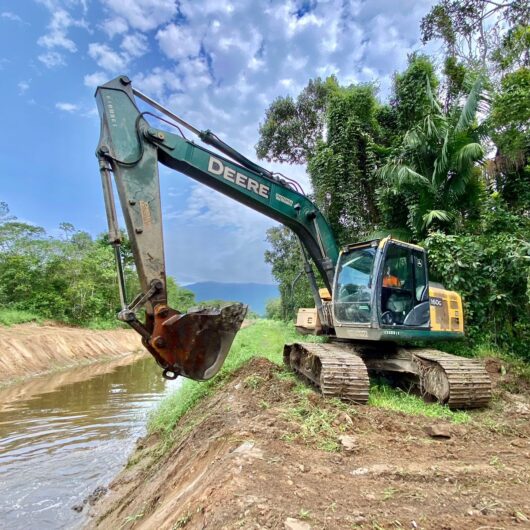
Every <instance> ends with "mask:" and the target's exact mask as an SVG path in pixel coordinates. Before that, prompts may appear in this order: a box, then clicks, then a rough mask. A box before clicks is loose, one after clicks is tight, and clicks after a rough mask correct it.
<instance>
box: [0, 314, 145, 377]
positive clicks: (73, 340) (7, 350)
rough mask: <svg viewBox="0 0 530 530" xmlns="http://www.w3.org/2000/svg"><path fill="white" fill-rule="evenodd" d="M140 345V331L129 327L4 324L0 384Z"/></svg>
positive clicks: (0, 343)
mask: <svg viewBox="0 0 530 530" xmlns="http://www.w3.org/2000/svg"><path fill="white" fill-rule="evenodd" d="M140 348H141V344H140V340H139V338H138V335H137V334H136V333H135V332H134V331H132V330H128V329H113V330H104V331H99V330H98V331H96V330H90V329H82V328H74V327H71V328H70V327H65V326H59V325H51V324H48V325H42V326H41V325H37V324H19V325H16V326H10V327H4V326H0V384H2V383H9V382H12V381H13V380H16V379H18V378H22V377H28V376H31V375H36V374H39V373H43V372H48V371H53V370H56V369H59V368H66V367H70V366H75V365H77V364H84V363H88V362H93V361H98V360H103V359H111V358H115V357H119V356H122V355H125V354H128V353H132V352H135V351H138V350H139V349H140Z"/></svg>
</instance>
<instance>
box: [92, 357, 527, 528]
mask: <svg viewBox="0 0 530 530" xmlns="http://www.w3.org/2000/svg"><path fill="white" fill-rule="evenodd" d="M492 369H493V368H492ZM529 420H530V406H529V399H528V395H527V394H515V393H510V392H507V391H506V390H502V389H501V387H500V386H499V387H498V388H497V389H496V392H495V400H494V402H493V404H492V406H491V407H490V408H489V409H486V410H484V411H476V412H473V413H471V421H470V422H469V423H466V424H460V425H455V424H449V423H447V422H444V421H442V420H435V419H429V418H426V417H423V416H421V417H420V416H408V415H405V414H402V413H397V412H390V411H385V410H380V409H376V408H373V407H370V406H357V407H355V406H346V405H344V404H341V403H339V402H336V401H327V400H324V399H323V398H322V397H320V396H319V395H317V394H315V393H313V392H309V393H304V392H301V391H300V388H299V386H297V385H296V384H295V383H294V382H293V380H292V379H291V378H289V377H286V374H285V373H284V372H283V371H282V370H281V369H280V368H278V367H276V366H275V365H272V364H270V363H269V362H267V361H264V360H254V361H253V362H252V363H250V364H249V365H247V366H246V367H244V368H243V369H242V370H241V371H240V372H239V373H238V374H236V376H235V377H234V378H233V379H232V380H230V381H228V382H227V383H226V384H224V385H223V386H222V387H221V388H220V389H219V390H218V391H216V392H215V393H214V394H213V395H211V396H210V397H208V398H207V399H206V400H204V401H202V402H201V403H200V404H199V406H198V407H196V408H195V409H193V410H192V411H191V412H189V413H188V414H187V415H186V416H184V417H183V418H182V419H181V421H180V423H179V424H178V425H177V427H176V429H175V432H174V437H175V440H174V444H173V446H172V448H171V449H170V450H169V451H168V452H166V453H165V454H163V456H161V457H160V440H158V439H157V438H156V436H151V437H149V438H146V439H144V440H142V441H141V442H140V444H139V445H138V448H137V451H136V454H135V455H134V456H133V459H132V461H134V462H136V463H135V464H134V465H131V466H129V468H127V469H126V470H124V471H123V472H122V473H121V474H120V475H119V476H118V477H117V478H116V479H115V480H114V482H113V483H111V485H110V490H111V492H110V493H109V494H108V495H107V496H106V497H104V499H103V500H102V501H100V502H99V503H97V504H96V506H95V508H93V512H92V516H93V519H92V520H91V522H90V523H89V527H90V528H125V529H130V528H135V529H161V530H162V529H178V528H186V529H203V528H212V529H232V528H244V529H262V528H281V529H283V528H296V529H299V530H302V529H308V528H313V529H330V530H331V529H352V528H366V529H386V528H389V529H390V528H393V529H395V528H414V529H418V528H419V529H440V530H442V529H443V530H448V529H455V530H456V529H463V528H466V529H467V528H471V529H478V528H481V529H486V528H487V529H493V528H495V529H502V528H512V527H513V528H530V496H529V495H528V491H529V484H530V441H529V438H530V425H529ZM433 426H434V427H436V429H435V431H438V432H440V430H442V431H443V432H444V433H445V434H446V435H444V436H443V437H435V438H434V437H432V436H429V434H428V432H429V430H430V428H431V431H432V427H433ZM132 461H131V462H132Z"/></svg>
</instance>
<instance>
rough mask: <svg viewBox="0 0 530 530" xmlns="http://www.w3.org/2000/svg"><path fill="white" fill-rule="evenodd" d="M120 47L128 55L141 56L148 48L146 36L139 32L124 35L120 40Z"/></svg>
mask: <svg viewBox="0 0 530 530" xmlns="http://www.w3.org/2000/svg"><path fill="white" fill-rule="evenodd" d="M121 49H122V50H123V51H124V52H125V53H127V55H129V56H130V57H141V56H142V55H145V54H146V53H147V51H148V50H149V44H148V42H147V37H146V36H145V35H142V34H141V33H131V34H129V35H125V37H123V40H122V41H121Z"/></svg>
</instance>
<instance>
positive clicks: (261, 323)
mask: <svg viewBox="0 0 530 530" xmlns="http://www.w3.org/2000/svg"><path fill="white" fill-rule="evenodd" d="M296 340H300V335H298V334H297V333H296V331H295V329H294V326H292V325H290V324H287V323H285V322H279V321H275V320H257V321H255V322H254V324H253V325H251V326H249V327H246V328H244V329H242V330H241V331H240V332H239V333H238V334H237V335H236V339H235V340H234V343H233V345H232V348H231V350H230V353H229V355H228V357H227V358H226V361H225V363H224V366H223V368H222V370H221V372H220V373H219V374H218V375H217V376H216V377H214V378H213V379H210V381H206V382H203V383H197V382H195V381H189V380H185V381H184V383H183V384H182V386H181V387H180V388H179V389H178V390H176V391H175V392H174V393H173V394H171V395H170V396H168V397H167V398H166V399H165V400H163V401H162V403H161V404H160V405H159V407H158V408H157V409H156V411H155V412H154V413H153V414H152V415H151V417H150V421H149V426H148V428H149V432H151V433H153V432H158V433H160V434H162V436H164V437H170V436H171V433H172V432H173V428H174V427H175V425H176V423H177V422H178V421H179V419H180V418H181V417H182V416H183V415H184V414H185V413H186V412H187V411H188V410H189V409H190V408H192V407H193V406H194V405H195V404H196V403H197V402H198V401H200V400H201V399H202V398H204V397H206V396H207V395H209V394H211V393H212V391H213V390H214V389H215V388H216V387H217V386H218V385H219V384H221V383H222V382H223V381H225V380H226V379H227V378H228V377H229V376H230V374H232V373H234V372H235V371H236V370H237V369H238V368H240V367H241V366H243V364H245V363H246V362H247V361H249V360H250V359H252V358H253V357H265V358H266V359H269V360H270V361H272V362H273V363H276V364H278V365H280V364H282V362H283V360H282V355H283V345H284V344H285V343H288V342H294V341H296ZM304 340H309V341H311V340H317V339H316V338H315V337H304ZM246 384H247V385H248V386H249V387H257V386H259V384H260V381H259V379H258V378H253V377H252V376H251V377H250V378H248V380H247V381H246Z"/></svg>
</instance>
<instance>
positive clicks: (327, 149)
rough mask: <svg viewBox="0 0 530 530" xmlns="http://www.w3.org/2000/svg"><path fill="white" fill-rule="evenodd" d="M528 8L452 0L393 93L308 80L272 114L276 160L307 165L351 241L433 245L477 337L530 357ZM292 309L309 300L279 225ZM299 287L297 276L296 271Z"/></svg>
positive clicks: (438, 270) (274, 254)
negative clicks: (429, 49)
mask: <svg viewBox="0 0 530 530" xmlns="http://www.w3.org/2000/svg"><path fill="white" fill-rule="evenodd" d="M529 19H530V7H529V5H528V3H527V2H510V3H502V2H492V1H489V0H464V1H454V0H442V1H440V2H438V3H437V4H436V5H435V6H433V8H432V9H431V11H430V12H429V13H428V14H427V15H426V16H425V17H424V19H423V20H422V23H421V32H422V38H423V41H424V43H426V42H429V41H431V40H434V39H437V42H441V45H442V46H441V51H440V53H439V54H438V55H437V56H433V57H429V56H427V55H424V54H421V53H413V54H411V55H410V56H409V59H408V66H407V68H406V69H405V70H404V71H402V72H397V73H396V74H395V75H394V78H393V84H392V89H391V93H390V97H389V98H388V100H386V101H383V100H382V99H381V98H380V96H379V94H378V89H377V86H376V85H375V84H353V85H348V86H341V85H340V84H339V82H338V80H337V79H336V78H334V77H329V78H327V79H320V78H316V79H311V80H310V81H309V82H308V84H307V86H306V87H305V88H304V89H303V90H302V91H301V92H300V94H299V95H298V96H297V97H290V96H288V97H281V96H280V97H278V98H277V99H276V100H274V101H273V102H272V104H271V105H270V106H269V108H268V109H267V110H266V113H265V118H264V121H263V123H262V124H261V126H260V139H259V142H258V144H257V146H256V152H257V155H258V157H260V158H264V159H266V160H272V161H281V162H287V163H290V164H301V163H303V164H306V167H307V172H308V174H309V177H310V180H311V184H312V187H313V198H314V200H315V202H316V203H317V205H318V206H319V208H320V209H321V210H322V211H323V212H324V214H325V215H326V216H327V218H328V220H329V223H330V225H331V226H332V228H333V231H334V232H335V234H336V237H337V239H338V242H339V244H340V245H343V244H347V243H351V242H355V241H360V240H365V239H371V238H374V237H381V236H385V235H389V234H392V235H393V236H394V237H397V238H399V239H403V240H406V241H411V242H416V243H419V244H421V245H423V246H424V247H426V248H427V249H428V252H429V262H430V274H431V279H434V280H437V281H440V282H442V283H443V284H444V285H445V286H446V287H447V288H449V289H454V290H457V291H458V292H460V293H461V295H462V296H463V299H464V305H465V316H466V325H467V333H468V336H469V338H470V341H471V342H472V343H475V344H477V343H480V342H486V343H492V344H494V345H496V346H498V347H501V348H506V349H507V350H509V351H515V352H517V353H519V354H520V355H522V356H525V357H527V358H530V354H529V353H528V352H529V351H530V282H529V275H530V242H529V239H528V234H529V233H530V160H529V155H530V131H529V126H530V52H529V50H530V29H529ZM268 240H269V243H270V246H271V249H270V250H269V251H268V252H267V253H266V255H265V259H266V261H267V262H269V263H270V264H271V265H272V271H273V275H274V276H275V278H276V280H277V281H278V282H279V284H280V292H281V295H282V298H281V311H280V313H281V314H282V316H283V317H284V318H287V319H289V318H293V317H294V315H295V313H296V310H297V309H298V307H302V306H307V305H312V301H311V300H312V299H311V294H310V290H309V286H308V283H307V280H306V279H305V278H303V277H302V278H300V279H298V278H299V272H300V271H301V270H302V265H301V260H300V258H301V257H300V255H299V249H298V245H297V242H296V238H295V237H294V235H293V234H292V233H290V231H289V230H287V229H285V228H280V227H278V228H272V229H270V230H269V231H268ZM295 278H297V281H296V282H294V279H295Z"/></svg>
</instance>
